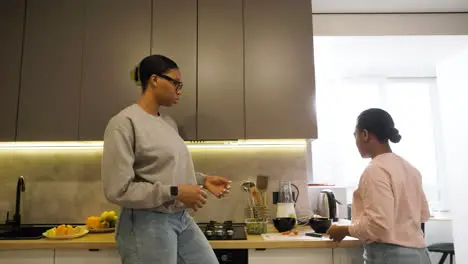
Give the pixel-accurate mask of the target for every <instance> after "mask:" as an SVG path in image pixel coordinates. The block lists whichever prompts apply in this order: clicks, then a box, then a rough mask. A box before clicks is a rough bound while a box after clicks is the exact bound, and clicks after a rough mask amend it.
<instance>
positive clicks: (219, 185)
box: [204, 176, 232, 198]
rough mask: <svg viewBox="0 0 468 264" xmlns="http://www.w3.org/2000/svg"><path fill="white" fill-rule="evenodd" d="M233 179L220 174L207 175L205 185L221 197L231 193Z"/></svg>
mask: <svg viewBox="0 0 468 264" xmlns="http://www.w3.org/2000/svg"><path fill="white" fill-rule="evenodd" d="M231 183H232V182H231V181H230V180H228V179H226V178H224V177H220V176H205V183H204V187H205V188H206V189H207V190H208V191H209V192H210V193H212V194H213V195H214V196H216V197H218V198H221V197H223V196H225V195H227V194H229V192H230V189H231Z"/></svg>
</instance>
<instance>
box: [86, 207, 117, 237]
mask: <svg viewBox="0 0 468 264" xmlns="http://www.w3.org/2000/svg"><path fill="white" fill-rule="evenodd" d="M117 219H118V217H117V215H116V214H115V212H114V211H104V212H102V214H101V216H89V217H88V219H86V227H87V228H88V229H89V232H90V233H109V232H114V231H115V226H116V225H117Z"/></svg>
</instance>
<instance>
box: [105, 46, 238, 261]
mask: <svg viewBox="0 0 468 264" xmlns="http://www.w3.org/2000/svg"><path fill="white" fill-rule="evenodd" d="M132 77H133V79H134V80H135V81H136V82H137V83H138V84H139V85H141V87H142V90H143V92H142V95H141V97H140V98H139V100H138V102H137V103H136V104H133V105H131V106H128V107H127V108H125V109H123V110H122V111H121V112H120V113H118V114H117V115H115V116H113V117H112V118H111V119H110V121H109V123H108V125H107V127H106V131H105V135H104V150H103V155H102V168H101V169H102V181H103V186H104V193H105V196H106V198H107V199H108V200H109V201H110V202H112V203H114V204H117V205H119V206H120V207H121V213H120V219H119V224H118V226H117V232H116V242H117V249H118V251H119V253H120V256H121V258H122V262H123V263H124V264H150V263H151V264H158V263H161V264H176V263H187V264H189V263H194V264H195V263H203V264H215V263H218V261H217V259H216V256H215V255H214V252H213V250H212V248H211V246H210V245H209V243H208V241H207V240H206V238H205V236H204V235H203V233H202V232H201V230H200V229H199V227H198V226H197V224H196V223H195V222H194V220H193V218H192V217H191V216H190V215H189V213H188V212H187V209H188V208H192V209H194V210H197V209H199V208H201V207H203V205H204V204H205V203H206V198H207V194H206V193H205V191H204V190H203V187H204V188H205V189H207V190H208V191H209V192H211V193H212V194H213V195H215V196H217V197H222V196H224V195H225V194H227V193H228V192H229V186H230V183H231V182H230V181H228V180H227V179H225V178H223V177H219V176H205V175H203V174H201V173H195V171H194V167H193V162H192V158H191V156H190V152H189V151H188V149H187V147H186V145H185V143H184V141H183V139H182V138H181V137H180V136H179V133H178V131H177V126H176V124H175V122H174V121H173V120H172V119H170V118H169V117H165V116H162V115H161V114H160V113H159V109H160V107H161V106H167V107H170V106H172V105H173V104H177V103H178V101H179V95H180V94H181V89H182V82H181V73H180V70H179V67H178V66H177V64H176V63H175V62H174V61H172V60H170V59H169V58H167V57H164V56H161V55H151V56H148V57H146V58H144V59H143V60H142V61H141V62H140V64H139V66H138V67H136V69H135V71H134V73H133V76H132Z"/></svg>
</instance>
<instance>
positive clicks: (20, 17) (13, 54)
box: [0, 0, 25, 141]
mask: <svg viewBox="0 0 468 264" xmlns="http://www.w3.org/2000/svg"><path fill="white" fill-rule="evenodd" d="M24 9H25V3H24V0H2V1H0V34H1V35H2V40H1V41H0V58H1V59H0V80H1V81H2V85H1V87H0V120H2V125H1V126H0V141H13V140H15V135H16V114H17V109H18V91H19V82H20V71H21V54H22V49H21V48H22V45H21V44H22V43H23V22H24Z"/></svg>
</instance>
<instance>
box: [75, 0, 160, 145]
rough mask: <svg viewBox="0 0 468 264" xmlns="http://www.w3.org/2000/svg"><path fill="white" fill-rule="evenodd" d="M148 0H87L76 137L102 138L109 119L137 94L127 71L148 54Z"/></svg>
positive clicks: (137, 91)
mask: <svg viewBox="0 0 468 264" xmlns="http://www.w3.org/2000/svg"><path fill="white" fill-rule="evenodd" d="M150 39H151V0H133V1H128V0H99V1H94V0H87V1H86V37H85V40H84V49H83V52H84V54H83V76H82V80H81V102H80V119H79V139H80V140H102V138H103V135H104V131H105V127H106V125H107V123H108V121H109V119H110V118H111V117H112V116H113V115H115V114H117V113H118V112H120V111H121V110H122V109H123V108H125V107H127V106H128V105H130V104H133V103H134V102H136V100H137V98H138V97H139V95H140V94H141V88H140V87H137V86H136V85H135V83H134V82H133V81H132V80H131V79H130V71H131V70H132V69H133V68H134V67H135V66H136V65H137V64H138V63H139V62H140V60H141V59H142V58H144V57H145V56H148V55H149V54H150V47H151V45H150V43H151V42H150Z"/></svg>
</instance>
